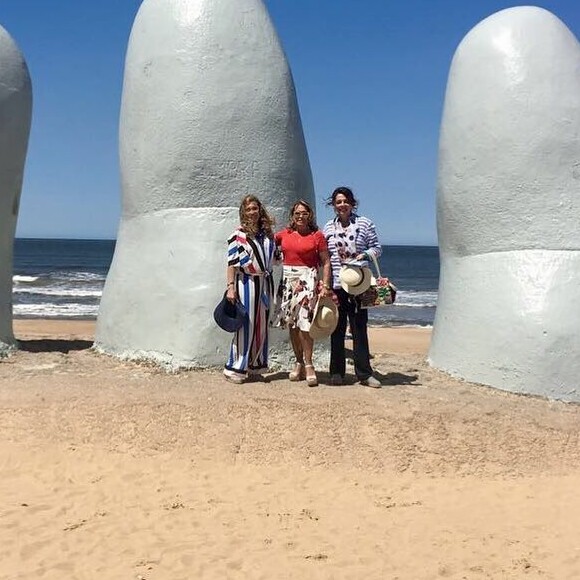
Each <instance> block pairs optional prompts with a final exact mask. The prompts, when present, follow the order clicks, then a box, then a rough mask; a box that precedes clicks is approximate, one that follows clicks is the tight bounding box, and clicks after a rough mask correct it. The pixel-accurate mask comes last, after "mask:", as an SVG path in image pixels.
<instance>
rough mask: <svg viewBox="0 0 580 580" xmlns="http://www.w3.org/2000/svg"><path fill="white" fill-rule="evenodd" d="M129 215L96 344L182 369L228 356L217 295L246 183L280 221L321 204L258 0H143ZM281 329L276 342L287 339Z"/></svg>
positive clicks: (126, 118)
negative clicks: (301, 205) (216, 314)
mask: <svg viewBox="0 0 580 580" xmlns="http://www.w3.org/2000/svg"><path fill="white" fill-rule="evenodd" d="M120 161H121V180H122V190H123V213H122V219H121V224H120V228H119V233H118V238H117V246H116V249H115V256H114V259H113V264H112V266H111V270H110V272H109V275H108V277H107V281H106V285H105V289H104V292H103V297H102V301H101V306H100V311H99V316H98V321H97V332H96V347H97V348H98V349H100V350H102V351H104V352H108V353H110V354H114V355H116V356H120V357H124V358H145V359H151V360H154V361H157V362H159V363H162V364H165V365H168V366H171V367H173V368H179V367H204V366H213V365H223V364H224V363H225V359H226V355H227V351H228V347H229V342H230V340H231V336H230V335H227V334H226V333H224V332H223V331H221V330H220V329H218V328H217V326H216V325H215V323H214V321H213V318H212V311H213V308H214V306H215V305H216V304H217V302H218V301H219V299H221V297H222V295H223V292H224V291H225V263H226V262H225V253H226V249H227V244H226V240H227V237H228V236H229V235H230V234H231V232H232V231H233V229H234V227H235V226H236V225H237V224H238V223H239V220H238V207H239V204H240V201H241V198H242V196H243V195H245V194H247V193H253V194H255V195H257V196H258V197H259V198H260V199H261V200H262V202H263V203H264V204H265V205H266V207H267V208H268V209H269V210H270V211H271V212H272V213H273V214H274V215H275V216H276V217H277V219H278V224H280V225H281V224H284V223H285V222H286V219H287V212H288V210H289V209H290V207H291V205H292V203H293V202H294V201H295V200H297V199H299V198H304V199H306V200H308V201H309V202H311V203H314V194H313V185H312V175H311V171H310V165H309V162H308V156H307V152H306V146H305V142H304V136H303V132H302V126H301V122H300V115H299V111H298V105H297V101H296V95H295V91H294V85H293V81H292V76H291V73H290V69H289V67H288V64H287V62H286V58H285V56H284V53H283V51H282V48H281V46H280V42H279V40H278V37H277V35H276V32H275V30H274V27H273V25H272V23H271V21H270V18H269V16H268V13H267V11H266V8H265V6H264V4H263V3H262V1H261V0H187V1H186V0H145V1H144V2H143V4H142V5H141V8H140V10H139V12H138V14H137V17H136V19H135V22H134V25H133V29H132V32H131V37H130V41H129V47H128V51H127V56H126V63H125V79H124V86H123V99H122V107H121V121H120ZM287 342H288V340H287V337H286V336H285V334H284V333H278V334H274V336H273V337H272V340H271V346H272V351H273V359H274V360H275V359H276V350H277V349H278V348H279V349H280V351H282V350H287Z"/></svg>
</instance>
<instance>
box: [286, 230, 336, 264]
mask: <svg viewBox="0 0 580 580" xmlns="http://www.w3.org/2000/svg"><path fill="white" fill-rule="evenodd" d="M276 245H277V246H278V247H280V248H281V249H282V255H283V257H284V262H283V263H284V265H285V266H308V267H309V268H318V267H319V266H320V259H319V257H318V255H319V253H320V252H326V251H328V245H327V244H326V238H325V237H324V234H323V233H322V232H321V231H320V230H316V231H315V232H310V233H309V234H306V235H302V234H299V233H298V232H297V231H294V230H289V229H285V230H282V231H280V232H278V233H277V234H276Z"/></svg>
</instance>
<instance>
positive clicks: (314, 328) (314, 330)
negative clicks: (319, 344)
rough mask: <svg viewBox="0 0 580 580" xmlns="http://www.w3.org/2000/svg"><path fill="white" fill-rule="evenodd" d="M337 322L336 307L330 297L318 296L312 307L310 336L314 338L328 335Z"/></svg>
mask: <svg viewBox="0 0 580 580" xmlns="http://www.w3.org/2000/svg"><path fill="white" fill-rule="evenodd" d="M337 324H338V308H337V306H336V304H335V303H334V302H333V300H332V298H329V297H328V296H325V297H322V296H321V297H320V298H319V299H318V302H317V303H316V308H315V309H314V315H313V317H312V323H311V324H310V336H311V337H312V338H314V339H317V338H326V337H327V336H330V335H331V334H332V333H333V332H334V329H335V328H336V325H337Z"/></svg>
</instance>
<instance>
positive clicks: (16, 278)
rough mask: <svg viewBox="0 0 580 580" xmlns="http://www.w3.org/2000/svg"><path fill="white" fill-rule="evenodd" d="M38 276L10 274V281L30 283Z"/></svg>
mask: <svg viewBox="0 0 580 580" xmlns="http://www.w3.org/2000/svg"><path fill="white" fill-rule="evenodd" d="M38 278H39V277H38V276H19V275H16V276H12V283H13V284H23V283H31V282H36V281H37V280H38Z"/></svg>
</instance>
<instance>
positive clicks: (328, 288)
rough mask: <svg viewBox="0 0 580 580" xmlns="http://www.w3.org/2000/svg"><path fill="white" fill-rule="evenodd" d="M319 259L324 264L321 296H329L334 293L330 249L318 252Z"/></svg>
mask: <svg viewBox="0 0 580 580" xmlns="http://www.w3.org/2000/svg"><path fill="white" fill-rule="evenodd" d="M318 259H319V260H320V263H321V264H322V291H321V292H320V295H321V296H328V295H329V294H331V293H332V285H331V283H330V282H331V280H330V278H331V274H332V268H331V267H330V254H329V253H328V250H321V251H320V252H319V253H318Z"/></svg>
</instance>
